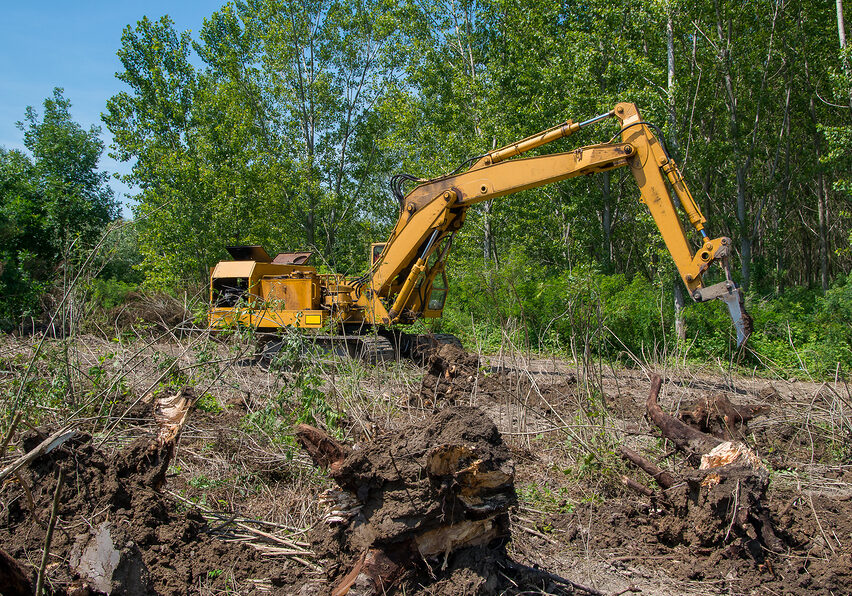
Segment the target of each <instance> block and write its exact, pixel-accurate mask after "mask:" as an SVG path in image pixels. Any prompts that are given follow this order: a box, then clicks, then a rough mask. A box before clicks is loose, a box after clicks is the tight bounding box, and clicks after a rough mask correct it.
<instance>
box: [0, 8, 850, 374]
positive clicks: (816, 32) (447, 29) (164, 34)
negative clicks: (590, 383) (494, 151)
mask: <svg viewBox="0 0 852 596" xmlns="http://www.w3.org/2000/svg"><path fill="white" fill-rule="evenodd" d="M118 55H119V57H120V59H121V63H122V65H123V70H122V71H121V72H119V73H118V74H117V76H118V78H119V79H120V80H121V81H122V82H123V84H124V88H125V90H124V91H123V92H121V93H119V94H117V95H115V96H114V97H112V98H111V99H110V100H109V101H108V103H107V105H106V106H105V107H104V112H103V121H104V124H105V126H106V128H107V129H108V130H109V131H110V132H111V133H112V135H113V138H114V142H113V144H112V146H111V147H110V148H109V149H108V150H109V151H110V152H111V153H112V154H114V155H115V156H116V157H117V158H118V159H120V160H123V161H128V162H130V163H132V164H133V166H132V172H131V173H130V174H129V175H128V176H127V177H126V182H128V183H130V184H132V185H134V186H135V187H136V188H138V189H139V192H138V194H137V195H136V197H135V204H134V205H133V219H132V221H127V222H125V221H121V220H118V219H117V213H118V205H117V202H116V200H115V198H114V196H113V195H112V192H111V191H110V189H109V186H108V184H107V178H106V176H107V174H105V173H101V172H99V171H98V170H97V162H98V159H99V157H100V156H101V155H102V153H103V151H104V150H105V147H104V143H103V141H102V140H101V131H100V130H99V129H97V128H93V129H91V130H88V131H87V130H84V129H82V128H81V127H80V126H79V125H77V124H75V123H74V121H73V119H72V118H71V113H70V107H71V106H70V102H69V101H68V99H66V98H65V97H64V96H63V94H62V92H61V90H57V91H56V92H55V94H54V96H53V97H51V98H48V99H47V100H46V101H45V102H44V106H43V109H42V110H41V113H39V111H37V110H35V109H33V108H27V109H26V111H25V112H24V114H25V118H24V120H23V121H22V122H21V123H19V126H20V128H21V130H22V133H23V137H24V143H25V146H26V147H27V149H28V152H27V153H25V152H20V151H14V150H12V151H7V150H5V149H3V150H0V239H2V248H0V262H1V263H2V265H0V266H2V270H0V322H2V326H3V327H4V328H5V329H6V330H14V329H18V330H26V329H27V328H35V327H36V323H35V322H34V321H36V320H43V319H44V316H45V313H46V312H49V311H50V309H51V308H55V307H56V305H57V304H58V303H61V302H62V301H63V300H64V299H65V298H64V297H65V296H66V295H67V292H66V293H65V294H63V290H62V288H66V287H68V284H69V279H74V276H75V275H77V273H79V272H80V271H82V270H83V269H85V270H87V271H90V272H92V271H93V272H94V273H92V274H91V275H89V276H88V278H87V280H88V281H87V282H86V283H87V286H86V288H87V294H86V299H87V300H88V302H89V303H90V304H94V305H95V307H97V306H98V305H99V306H100V307H102V308H110V307H114V306H116V305H117V304H120V303H121V302H122V301H123V300H126V299H127V296H128V295H130V294H133V293H134V292H135V291H144V292H164V293H170V294H172V295H187V296H192V295H197V296H200V297H201V299H202V300H203V296H204V292H203V288H204V287H205V284H206V282H207V276H208V268H209V267H210V266H211V265H213V264H215V262H216V261H218V260H220V259H222V258H224V257H225V256H226V254H225V252H224V246H226V245H233V244H262V245H264V246H265V247H266V248H267V250H268V251H269V252H270V253H273V254H274V252H275V251H284V250H298V249H309V250H314V251H316V253H317V254H316V256H315V262H316V263H317V264H318V265H319V266H320V267H321V269H323V270H325V271H338V272H342V273H350V274H354V273H359V272H361V271H363V270H364V269H365V268H366V265H367V247H368V245H369V243H370V242H376V241H381V240H383V239H384V237H385V235H386V234H387V232H388V231H389V229H390V227H391V226H392V225H393V223H394V222H395V220H396V217H397V214H398V204H397V202H396V200H395V199H394V198H393V195H392V193H391V192H390V188H389V184H388V181H389V179H390V177H391V176H392V175H393V174H396V173H400V172H407V173H410V174H412V175H415V176H417V177H421V178H428V177H433V176H437V175H440V174H442V173H446V172H448V171H451V170H454V169H455V168H456V167H457V166H458V165H459V164H461V163H463V162H464V161H465V160H466V159H468V158H470V157H472V156H476V155H479V154H481V153H483V152H484V151H487V150H489V149H491V148H494V147H497V146H501V145H503V144H506V143H508V142H510V141H512V140H515V139H519V138H523V137H525V136H527V135H529V134H532V133H534V132H536V131H538V130H541V129H544V128H547V127H549V126H552V125H554V124H557V123H560V122H562V121H564V120H566V119H568V118H571V119H573V120H575V121H576V120H583V119H586V118H589V117H591V116H595V115H597V114H601V113H604V112H607V111H609V110H610V109H611V108H612V107H613V105H614V104H615V103H617V102H619V101H632V102H635V103H636V104H638V105H639V107H640V109H641V110H642V112H643V116H644V118H645V119H646V120H648V121H651V122H654V123H657V124H658V125H659V126H660V128H661V129H662V130H663V132H664V134H665V139H666V142H667V144H668V146H669V148H670V149H671V150H672V152H673V153H674V157H675V159H676V160H677V161H678V163H679V164H680V165H681V168H682V170H683V171H684V175H685V177H686V179H687V181H688V183H689V185H690V187H691V189H692V192H693V194H694V195H695V197H696V199H697V200H698V202H699V203H700V204H701V207H702V209H703V212H704V215H705V216H706V217H707V219H708V224H707V227H708V230H709V232H710V234H711V235H712V236H720V235H726V236H730V237H731V238H733V240H734V244H735V246H736V249H737V250H736V257H735V258H736V269H737V272H736V273H737V281H738V282H739V283H741V284H742V285H743V287H744V288H745V289H746V294H747V303H748V305H749V308H750V310H751V312H752V314H753V316H754V317H755V328H756V332H755V334H754V336H753V338H752V340H751V342H750V348H749V351H748V353H747V354H745V355H744V356H743V355H740V363H741V364H745V365H747V366H749V367H752V366H753V367H755V368H760V367H767V366H768V367H774V368H780V369H785V370H786V369H789V370H804V371H806V372H809V373H811V374H815V375H822V376H826V375H830V376H834V375H835V374H837V373H838V372H840V371H841V370H843V369H844V368H845V369H847V370H848V368H849V367H850V366H852V278H850V277H848V275H849V273H850V270H852V53H850V50H849V48H848V47H847V44H846V36H845V25H844V22H843V7H842V3H841V0H836V1H829V0H822V1H819V2H817V1H813V0H799V1H797V2H792V1H789V0H745V1H736V2H735V1H725V0H698V1H694V2H683V1H681V0H666V1H664V0H651V1H628V2H622V3H616V4H613V3H611V2H605V1H602V0H586V1H584V2H574V1H572V0H564V1H562V2H552V1H550V0H483V1H465V0H462V1H456V0H449V1H435V2H432V1H429V0H422V1H408V0H403V1H400V2H394V1H389V0H351V1H346V2H343V1H333V0H332V1H313V0H303V1H299V2H296V1H288V0H247V1H245V2H237V3H230V4H226V5H224V6H223V7H222V8H221V9H220V10H219V11H217V12H215V13H213V14H212V15H210V17H209V18H207V19H206V20H205V22H204V26H203V27H202V29H201V30H200V31H199V32H198V34H197V35H196V36H192V35H190V33H189V32H179V31H176V30H175V29H174V26H173V23H172V22H171V20H170V19H169V18H168V17H162V18H159V19H156V20H154V19H149V18H144V19H142V20H141V21H139V22H138V23H136V24H135V25H129V26H128V27H127V28H126V29H125V30H124V33H123V35H122V43H121V47H120V48H118ZM617 132H618V129H617V126H616V125H615V124H614V123H610V124H606V125H600V126H598V127H594V128H591V129H590V130H588V131H583V133H581V134H580V135H577V136H574V137H572V138H571V139H570V141H567V142H562V143H561V144H558V147H554V148H553V149H549V150H568V149H571V148H573V147H576V146H579V145H587V144H592V143H595V142H601V141H607V140H609V138H611V137H612V136H613V135H615V134H616V133H617ZM94 248H97V250H93V249H94ZM448 270H449V272H450V276H451V292H450V298H449V300H448V307H447V311H446V314H445V317H444V319H443V320H442V321H441V322H440V323H439V324H440V325H442V326H443V328H444V330H446V331H452V332H455V333H457V334H459V335H461V336H462V337H463V338H465V339H466V341H467V342H469V343H471V344H475V345H478V346H479V347H484V348H486V349H487V348H493V347H494V346H496V345H497V344H499V343H501V342H503V341H506V340H509V341H512V342H517V343H518V344H519V345H523V346H525V347H528V348H530V349H536V350H548V351H551V350H552V351H571V352H573V353H574V354H575V355H576V354H577V353H578V351H579V350H584V351H586V352H588V351H589V350H591V351H593V352H594V353H596V354H599V355H601V356H607V357H613V358H620V359H625V360H628V361H629V360H631V359H635V358H649V357H659V356H663V357H669V356H670V355H671V354H677V355H678V357H685V358H690V357H693V358H698V359H704V358H706V357H707V356H708V355H709V356H713V357H717V358H720V359H726V358H727V357H728V356H730V355H731V348H732V332H731V329H730V324H729V322H728V320H727V315H726V313H725V312H723V310H724V309H723V308H722V307H721V306H719V307H718V308H716V305H712V304H711V305H703V306H698V307H687V308H685V309H681V308H680V306H679V304H681V303H682V301H683V296H682V293H681V286H680V282H679V281H678V280H677V276H676V272H675V270H674V266H673V264H672V262H671V259H670V258H669V257H668V254H667V253H666V251H665V248H664V246H663V244H662V241H661V239H660V238H659V236H658V233H657V231H656V229H655V227H654V225H653V221H652V220H651V218H650V217H649V216H648V215H647V212H646V209H645V207H644V206H643V205H642V204H641V203H639V201H638V190H637V188H636V186H635V184H634V182H633V180H632V178H631V177H630V175H629V174H628V173H627V172H625V171H620V170H616V171H613V172H610V173H606V174H601V175H598V176H594V177H587V178H583V179H575V180H570V181H566V182H563V183H559V184H555V185H551V186H549V187H545V188H541V189H537V190H530V191H525V192H522V193H518V194H516V195H513V196H509V197H506V198H503V199H497V200H495V201H493V202H491V203H488V204H485V205H483V206H481V207H480V208H477V209H476V210H474V211H473V212H472V213H471V214H470V215H469V217H468V220H467V224H466V226H465V228H464V229H463V230H462V232H461V233H460V235H459V237H458V238H457V241H456V243H455V246H454V253H453V255H452V257H451V259H450V263H449V266H448ZM75 272H77V273H75ZM72 323H73V321H72Z"/></svg>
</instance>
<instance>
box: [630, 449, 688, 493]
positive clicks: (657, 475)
mask: <svg viewBox="0 0 852 596" xmlns="http://www.w3.org/2000/svg"><path fill="white" fill-rule="evenodd" d="M618 454H619V455H620V456H621V457H623V458H624V459H626V460H627V461H629V462H631V463H633V464H635V465H636V466H637V467H638V468H639V469H640V470H642V471H644V472H647V473H648V474H649V475H650V476H651V478H653V479H654V480H656V481H657V484H659V485H660V486H662V487H663V488H664V489H666V488H671V487H673V486H674V485H675V483H676V482H677V480H675V478H674V476H672V475H671V474H669V473H668V472H666V471H665V470H663V469H661V468H660V467H659V466H657V464H655V463H653V462H651V461H649V460H647V459H645V458H644V457H642V456H641V455H639V454H638V453H636V452H635V451H633V450H631V449H628V448H627V447H619V448H618Z"/></svg>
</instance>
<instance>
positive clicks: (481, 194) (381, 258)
mask: <svg viewBox="0 0 852 596" xmlns="http://www.w3.org/2000/svg"><path fill="white" fill-rule="evenodd" d="M608 118H616V119H617V120H618V121H619V122H620V124H621V129H620V132H619V134H620V136H621V139H620V142H608V143H599V144H596V145H589V146H585V147H579V148H577V149H574V150H572V151H569V152H564V153H553V154H547V155H540V156H535V157H520V156H521V155H523V154H524V153H526V152H528V151H531V150H533V149H536V148H538V147H541V146H543V145H546V144H548V143H552V142H554V141H556V140H559V139H562V138H565V137H568V136H570V135H572V134H574V133H576V132H578V131H579V130H581V129H583V128H585V127H587V126H590V125H592V124H595V123H597V122H600V121H603V120H606V119H608ZM652 130H656V128H655V127H654V126H653V125H651V124H649V123H648V122H645V121H644V120H642V118H641V115H640V113H639V110H638V109H637V107H636V106H635V105H634V104H632V103H619V104H618V105H616V106H615V108H614V109H613V110H612V111H610V112H607V113H605V114H601V115H599V116H596V117H594V118H590V119H588V120H586V121H583V122H572V121H571V120H568V121H566V122H564V123H562V124H559V125H557V126H554V127H552V128H549V129H547V130H544V131H542V132H540V133H537V134H535V135H532V136H530V137H527V138H525V139H522V140H520V141H516V142H514V143H511V144H509V145H506V146H505V147H501V148H499V149H496V150H494V151H491V152H489V153H487V154H484V155H481V156H479V157H478V158H476V159H475V160H474V163H473V165H471V166H470V168H469V169H467V170H466V171H464V172H460V173H452V174H449V175H446V176H442V177H439V178H435V179H432V180H417V179H414V178H413V177H410V176H406V179H408V180H416V182H417V183H418V184H417V185H416V186H415V188H413V189H412V190H411V191H410V192H409V193H408V194H406V195H404V196H403V195H402V193H401V191H400V192H399V196H398V198H399V199H400V203H401V210H400V215H399V219H398V220H397V223H396V225H395V226H394V229H393V230H392V232H391V234H390V236H389V238H388V239H387V241H386V242H384V243H378V244H374V245H373V246H372V247H371V253H370V254H371V265H370V268H369V270H368V271H367V273H365V274H364V275H362V276H360V277H357V278H343V276H338V275H331V276H329V275H325V276H321V275H319V274H317V272H316V270H315V269H313V268H311V267H307V266H304V265H301V266H298V265H292V264H291V265H276V261H277V260H278V258H276V260H274V261H272V262H269V261H267V262H265V263H262V262H257V261H250V262H248V263H244V264H243V265H242V269H243V270H246V271H249V273H248V276H247V277H248V278H247V279H245V280H234V279H230V282H229V284H223V282H222V281H221V280H222V279H224V278H225V277H226V276H227V275H229V273H227V272H228V271H233V270H236V269H240V267H237V266H235V265H234V263H233V262H231V263H230V264H227V263H226V264H223V263H220V264H219V265H217V268H216V269H214V271H213V274H212V283H211V292H213V293H212V294H211V300H212V301H213V308H212V309H211V315H210V321H211V325H213V326H223V325H225V324H228V323H230V322H234V321H240V322H242V323H246V324H252V325H255V326H257V327H261V328H276V327H283V326H295V327H329V326H337V327H339V328H345V327H347V326H349V327H353V326H362V327H363V326H364V325H366V326H388V325H392V324H394V323H411V322H413V321H414V320H416V319H418V318H420V317H437V316H440V315H441V313H442V311H443V307H444V300H445V298H446V294H447V282H446V275H445V273H444V264H445V261H446V257H447V254H448V253H449V250H450V248H451V246H452V241H453V237H454V235H455V233H456V232H457V231H458V230H459V229H460V228H461V226H462V225H463V223H464V220H465V217H466V214H467V211H468V209H470V207H472V206H474V205H475V204H477V203H480V202H483V201H488V200H492V199H496V198H499V197H502V196H506V195H510V194H513V193H516V192H519V191H522V190H526V189H531V188H536V187H540V186H543V185H546V184H552V183H554V182H558V181H560V180H566V179H568V178H573V177H577V176H583V175H588V174H594V173H596V172H603V171H607V170H612V169H615V168H622V167H626V168H629V170H630V173H631V174H632V175H633V178H634V180H635V182H636V184H637V186H638V187H639V191H640V197H641V199H640V200H641V201H642V202H643V203H645V205H646V206H647V207H648V209H649V211H650V213H651V215H652V217H653V219H654V222H655V224H656V226H657V228H658V229H659V231H660V234H661V235H662V238H663V240H664V242H665V244H666V248H667V249H668V251H669V253H670V254H671V255H672V259H673V260H674V263H675V266H676V267H677V269H678V272H679V273H680V276H681V279H682V280H683V283H684V284H685V285H686V287H687V289H688V290H689V294H690V296H692V298H693V300H695V301H697V302H706V301H709V300H714V299H719V300H722V301H723V302H725V304H726V306H727V308H728V312H729V313H730V315H731V318H732V320H733V323H734V327H735V328H736V332H737V344H738V346H742V345H743V344H744V343H745V341H746V339H747V338H748V335H749V333H750V332H751V319H750V317H749V316H748V314H747V313H746V312H745V308H744V305H743V298H742V292H741V290H740V289H739V288H738V287H737V286H736V284H735V283H734V281H733V280H732V278H731V271H730V266H729V254H730V249H731V240H730V239H729V238H725V237H720V238H714V239H711V238H710V237H709V236H708V235H707V232H706V231H705V230H704V224H705V223H706V219H705V218H704V215H703V214H702V213H701V210H700V208H699V207H698V204H697V203H696V201H695V199H694V198H693V196H692V194H691V193H690V191H689V188H688V187H687V185H686V183H685V182H684V179H683V176H682V174H681V172H680V170H679V169H678V167H677V164H676V163H675V162H674V160H673V159H672V158H671V156H670V155H669V154H668V151H667V150H666V148H665V146H664V145H663V144H662V142H661V139H662V135H660V137H659V138H658V137H657V136H655V135H654V134H653V132H652ZM616 136H618V135H616ZM614 138H615V137H614ZM676 205H679V206H680V208H681V210H682V211H683V212H684V214H685V216H686V219H687V220H688V222H689V224H690V225H691V226H692V227H693V228H694V229H695V230H696V231H697V232H698V234H699V235H700V239H701V246H700V247H699V248H698V249H697V250H693V248H692V245H691V244H690V242H689V240H688V238H687V234H686V232H685V230H684V226H683V223H682V221H681V217H680V216H679V214H678V210H677V208H676ZM263 254H265V252H264V253H263ZM279 257H280V255H279ZM251 263H254V265H251ZM713 264H718V265H719V266H720V267H721V268H722V270H723V271H724V272H725V280H724V281H722V282H720V283H717V284H714V285H711V286H706V285H705V284H704V281H703V278H704V274H705V273H706V272H707V271H708V269H709V268H710V267H711V266H712V265H713ZM250 265H251V266H250ZM220 267H221V270H220ZM217 279H218V280H219V281H218V282H217ZM235 281H236V282H237V283H236V285H235V284H234V283H233V282H235ZM217 283H218V286H219V287H224V286H226V285H227V287H238V288H243V294H240V295H246V296H247V301H246V306H247V308H246V309H245V310H244V311H241V312H237V311H236V310H235V304H224V303H222V302H221V300H220V302H219V304H218V305H217V293H216V288H217ZM221 295H223V294H222V293H221V292H220V293H219V294H218V296H221ZM229 295H230V296H233V294H229Z"/></svg>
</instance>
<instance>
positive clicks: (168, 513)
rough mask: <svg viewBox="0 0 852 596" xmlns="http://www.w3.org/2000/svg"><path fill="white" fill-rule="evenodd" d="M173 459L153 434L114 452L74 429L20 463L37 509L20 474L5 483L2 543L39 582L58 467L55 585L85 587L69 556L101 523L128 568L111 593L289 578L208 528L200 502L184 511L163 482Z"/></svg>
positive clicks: (51, 581) (28, 442) (33, 439)
mask: <svg viewBox="0 0 852 596" xmlns="http://www.w3.org/2000/svg"><path fill="white" fill-rule="evenodd" d="M41 438H42V437H40V436H38V435H37V434H36V433H34V432H31V433H30V434H29V435H28V436H25V437H24V439H23V444H24V448H25V449H27V448H30V447H32V446H34V445H35V444H37V443H38V442H39V441H40V440H41ZM169 460H170V453H169V448H168V447H166V448H163V449H159V450H158V449H152V448H151V442H150V440H148V439H140V440H137V441H135V442H134V443H132V444H131V445H129V446H128V447H126V448H125V449H123V450H122V451H121V452H119V453H118V454H116V455H115V456H114V457H109V456H107V455H105V454H104V453H103V452H102V451H100V450H98V449H96V448H95V447H94V446H93V445H92V440H91V437H89V436H87V435H78V436H77V437H75V438H74V439H72V440H71V441H69V442H67V443H66V444H65V445H63V446H62V447H60V448H58V449H56V450H54V451H53V452H51V453H50V454H48V455H46V456H42V457H41V458H40V459H38V460H36V462H35V463H34V464H33V465H31V466H30V467H29V468H28V469H25V470H24V471H23V472H22V477H23V478H24V480H25V482H27V484H28V485H29V486H30V487H31V490H32V494H33V498H34V501H35V504H36V511H35V512H32V511H30V510H29V505H28V504H27V499H26V497H25V494H24V491H23V490H22V489H21V486H20V484H19V483H17V482H14V483H13V482H7V483H6V485H5V486H4V487H3V489H2V492H0V498H2V501H3V502H4V503H5V504H6V505H7V506H6V509H5V510H4V511H3V512H2V516H3V517H2V523H0V544H2V545H3V549H4V550H6V551H7V552H8V553H9V555H11V556H12V557H13V558H14V559H16V560H17V561H18V563H19V564H21V565H22V566H23V567H24V568H25V570H26V571H27V572H29V573H30V575H31V576H32V580H33V585H35V575H36V567H35V566H36V565H37V561H39V560H40V558H41V553H42V551H43V548H44V540H45V529H46V526H47V523H48V520H49V518H50V513H51V508H52V507H51V504H52V499H53V494H54V491H55V490H56V482H57V471H58V469H59V468H60V467H61V468H62V469H63V470H64V472H65V480H64V482H63V485H62V488H61V496H60V501H59V503H60V504H59V508H58V523H57V525H56V530H55V532H54V535H53V540H52V545H51V549H50V552H51V559H50V563H49V564H48V567H47V569H48V572H47V573H48V574H47V578H48V586H49V592H50V593H51V594H69V593H72V592H73V593H77V594H80V593H83V594H85V593H87V592H85V591H83V592H79V591H78V592H74V590H75V589H76V590H79V589H80V586H81V585H82V583H83V582H81V581H80V579H79V578H78V577H76V574H75V573H74V571H72V569H71V567H70V566H69V559H71V558H72V551H73V550H74V547H75V544H83V543H85V542H87V541H88V539H89V536H90V529H95V530H97V529H98V528H99V527H101V526H102V524H105V523H106V524H108V525H109V527H110V528H111V535H112V539H113V542H114V544H115V545H116V549H121V556H122V558H123V562H122V567H125V568H128V569H129V568H132V570H128V573H127V574H126V576H125V577H124V578H123V579H121V580H119V581H118V582H117V583H115V584H114V591H115V593H124V594H189V593H197V591H198V589H199V587H201V586H206V587H209V588H211V589H216V588H222V589H223V588H226V587H227V586H228V583H229V578H230V577H233V576H238V577H258V578H272V579H273V583H278V584H283V583H284V582H285V580H286V578H285V577H282V576H281V575H280V572H279V571H277V570H276V569H274V566H273V565H272V564H271V563H270V561H269V560H264V559H263V558H262V557H261V556H260V555H259V554H257V553H256V552H255V551H254V550H253V549H252V548H247V547H245V546H242V545H237V544H233V543H226V542H223V541H221V540H219V539H217V538H216V537H214V536H211V535H210V534H209V531H210V528H209V526H208V524H207V523H206V521H205V520H204V518H202V517H201V516H200V515H199V514H198V513H197V512H196V510H194V509H190V510H187V511H184V512H181V507H180V505H178V504H177V503H175V502H174V501H173V500H172V499H170V498H167V497H166V496H164V495H163V493H162V492H161V491H160V488H161V487H162V485H163V483H164V481H165V474H166V469H167V467H168V463H169ZM77 550H78V552H79V550H80V546H78V547H77ZM281 593H282V594H283V593H287V592H286V590H282V591H281Z"/></svg>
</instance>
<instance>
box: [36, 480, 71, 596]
mask: <svg viewBox="0 0 852 596" xmlns="http://www.w3.org/2000/svg"><path fill="white" fill-rule="evenodd" d="M64 480H65V470H64V469H63V468H62V467H61V466H60V468H59V473H58V474H57V475H56V490H55V491H54V493H53V507H52V508H51V510H50V522H49V523H48V524H47V535H46V536H45V538H44V551H43V552H42V553H41V565H39V567H38V579H37V580H36V589H35V596H41V591H42V588H43V587H44V569H45V567H47V558H48V557H49V556H50V543H51V541H52V540H53V529H54V528H55V527H56V513H57V511H59V495H60V494H61V492H62V482H63V481H64Z"/></svg>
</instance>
